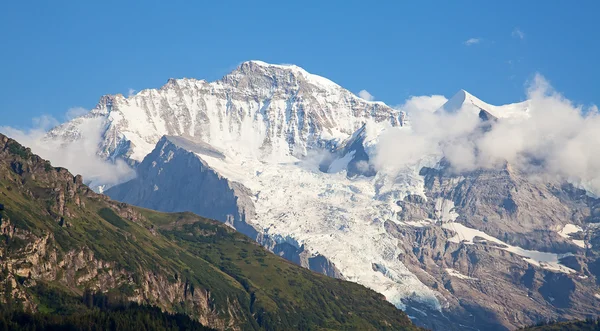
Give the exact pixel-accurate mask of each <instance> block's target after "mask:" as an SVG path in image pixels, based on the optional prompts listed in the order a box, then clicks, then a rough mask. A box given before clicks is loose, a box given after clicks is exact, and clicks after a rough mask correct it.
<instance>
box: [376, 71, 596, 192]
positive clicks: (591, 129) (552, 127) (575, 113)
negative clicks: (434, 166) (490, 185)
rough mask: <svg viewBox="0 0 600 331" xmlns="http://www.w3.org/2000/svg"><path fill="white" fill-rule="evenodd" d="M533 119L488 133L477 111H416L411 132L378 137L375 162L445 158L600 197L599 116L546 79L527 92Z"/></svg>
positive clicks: (458, 165) (391, 164)
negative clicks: (548, 180) (557, 182)
mask: <svg viewBox="0 0 600 331" xmlns="http://www.w3.org/2000/svg"><path fill="white" fill-rule="evenodd" d="M527 96H528V100H529V101H528V103H529V104H528V107H529V114H530V116H529V118H520V119H500V120H498V121H497V122H495V123H493V124H492V126H491V128H489V130H480V128H481V125H482V122H481V121H480V120H479V118H478V116H477V111H473V110H476V109H466V108H468V107H469V106H465V107H464V108H465V109H462V110H460V111H457V112H453V113H446V112H435V113H432V112H430V111H413V112H412V113H411V114H410V117H409V120H410V123H411V127H410V128H392V129H389V130H387V131H385V132H384V133H383V134H382V135H381V136H380V138H379V143H378V145H377V146H376V151H375V155H374V158H373V162H374V165H375V166H376V167H377V168H378V169H379V170H390V171H397V170H398V169H401V168H403V167H405V166H409V165H415V164H419V163H420V162H422V160H424V159H426V158H427V157H428V156H435V157H436V158H440V157H445V158H446V160H448V161H449V162H450V164H451V165H452V167H453V168H454V169H455V170H456V171H469V170H475V169H480V168H498V167H502V166H504V165H505V164H506V162H508V163H509V164H510V165H511V166H512V167H513V168H514V169H516V170H518V171H521V172H523V173H527V174H531V175H535V176H537V177H541V178H553V179H561V180H565V181H569V182H571V183H573V184H575V185H576V186H579V187H581V188H585V189H587V190H588V191H589V192H591V193H593V194H595V195H599V194H600V154H598V153H594V152H593V151H598V150H600V130H599V128H600V114H599V113H598V112H597V107H594V106H591V107H587V108H584V107H583V106H579V105H575V104H573V103H572V102H571V101H569V100H568V99H566V98H565V97H564V96H563V95H561V94H560V93H558V92H556V91H555V90H554V89H553V88H552V86H551V85H550V83H549V82H548V81H547V80H546V79H544V77H542V76H541V75H536V77H535V79H534V80H533V82H532V83H531V84H530V86H529V87H528V88H527Z"/></svg>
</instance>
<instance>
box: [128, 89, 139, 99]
mask: <svg viewBox="0 0 600 331" xmlns="http://www.w3.org/2000/svg"><path fill="white" fill-rule="evenodd" d="M135 92H137V91H136V90H134V89H132V88H129V90H128V91H127V97H128V98H130V97H132V96H134V95H135Z"/></svg>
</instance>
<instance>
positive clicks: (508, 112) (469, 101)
mask: <svg viewBox="0 0 600 331" xmlns="http://www.w3.org/2000/svg"><path fill="white" fill-rule="evenodd" d="M463 108H466V109H472V110H473V111H475V112H477V113H478V112H479V111H480V110H485V111H487V112H489V113H490V114H492V115H493V116H495V117H496V118H520V119H523V118H528V117H529V116H530V114H529V102H528V101H524V102H519V103H513V104H508V105H503V106H494V105H490V104H488V103H486V102H483V101H481V100H479V99H478V98H477V97H475V96H473V95H472V94H470V93H469V92H467V91H465V90H460V91H458V93H456V94H455V95H454V96H453V97H452V98H450V99H449V100H448V101H447V102H446V103H445V104H444V105H443V106H442V107H441V108H440V110H445V111H447V112H456V111H458V110H461V109H463Z"/></svg>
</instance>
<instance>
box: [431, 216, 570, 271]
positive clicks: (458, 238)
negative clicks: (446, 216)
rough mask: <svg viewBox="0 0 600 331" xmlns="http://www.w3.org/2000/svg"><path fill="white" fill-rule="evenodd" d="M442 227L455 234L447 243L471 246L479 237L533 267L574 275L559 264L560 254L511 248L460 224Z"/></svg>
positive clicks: (563, 255) (443, 225) (498, 240)
mask: <svg viewBox="0 0 600 331" xmlns="http://www.w3.org/2000/svg"><path fill="white" fill-rule="evenodd" d="M442 227H443V228H444V229H448V230H450V231H453V232H455V233H456V235H455V236H454V237H451V238H449V239H448V241H451V242H454V243H464V244H469V245H473V244H474V243H473V238H475V237H480V238H483V239H485V240H487V241H490V242H493V243H495V244H498V245H499V247H497V248H498V249H502V250H505V251H508V252H511V253H514V254H516V255H519V256H521V257H523V260H525V261H527V262H528V263H531V264H533V265H536V266H538V267H540V268H544V269H547V270H552V271H558V272H563V273H567V274H571V273H576V271H575V270H573V269H571V268H568V267H565V266H564V265H561V264H560V259H561V258H563V257H565V256H567V255H565V254H562V255H561V254H555V253H546V252H539V251H532V250H527V249H524V248H521V247H518V246H512V245H509V244H507V243H505V242H503V241H502V240H500V239H497V238H495V237H492V236H490V235H488V234H487V233H485V232H483V231H480V230H477V229H473V228H469V227H467V226H465V225H463V224H461V223H456V222H448V223H444V224H442Z"/></svg>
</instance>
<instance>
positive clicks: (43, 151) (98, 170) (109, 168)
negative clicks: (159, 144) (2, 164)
mask: <svg viewBox="0 0 600 331" xmlns="http://www.w3.org/2000/svg"><path fill="white" fill-rule="evenodd" d="M75 113H79V111H73V110H72V109H69V111H67V113H66V114H65V117H69V116H71V115H73V114H75ZM97 121H102V119H101V118H89V119H85V120H81V123H80V130H82V131H84V132H86V133H87V134H86V135H82V137H81V139H79V140H76V141H74V142H65V141H62V140H59V139H47V137H46V134H47V132H48V130H49V129H51V128H53V127H55V126H56V125H58V121H57V120H56V119H55V118H53V117H52V116H41V117H38V118H34V119H33V121H32V122H33V123H32V124H33V125H32V127H31V128H28V129H25V130H21V129H15V128H12V127H8V126H0V132H1V133H3V134H5V135H7V136H9V137H11V138H13V139H15V140H16V141H17V142H19V143H20V144H22V145H24V146H26V147H29V148H31V151H32V152H33V153H35V154H37V155H39V156H40V157H42V158H44V159H46V160H49V161H50V162H51V163H52V165H53V166H60V167H64V168H67V169H68V170H69V171H71V173H73V174H81V175H82V176H83V178H84V181H85V183H87V184H88V185H90V187H92V188H96V187H97V185H104V184H107V185H108V186H111V185H115V184H118V183H121V182H123V181H125V180H128V179H130V178H133V177H134V176H135V172H134V171H133V170H132V169H131V168H130V167H129V166H128V165H127V164H126V163H125V162H123V161H122V160H117V161H116V162H115V163H112V162H108V161H105V160H104V159H102V158H100V157H99V156H98V155H96V153H95V151H96V150H97V147H98V144H99V143H100V139H101V134H100V131H99V128H101V127H102V126H101V125H99V123H97Z"/></svg>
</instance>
